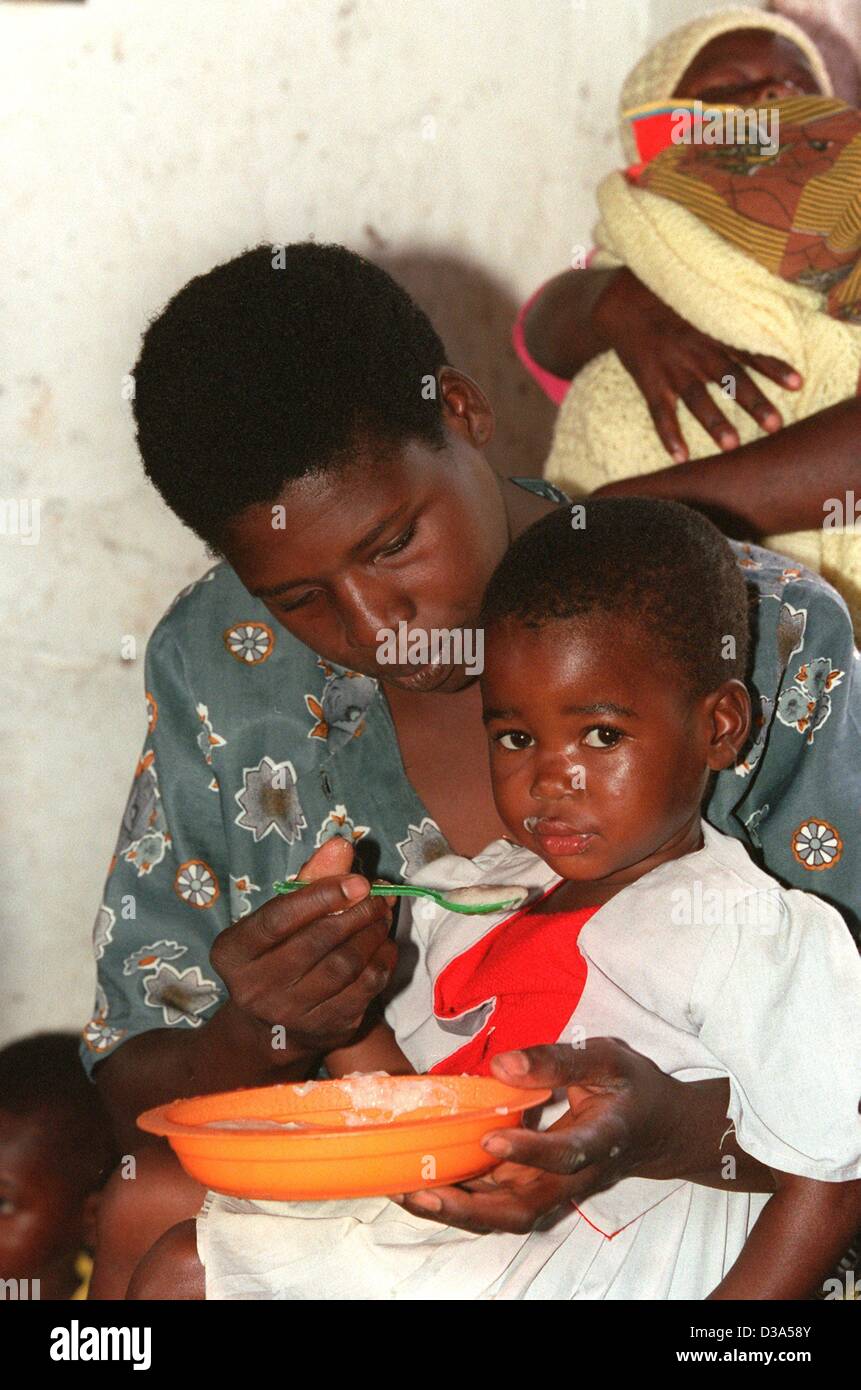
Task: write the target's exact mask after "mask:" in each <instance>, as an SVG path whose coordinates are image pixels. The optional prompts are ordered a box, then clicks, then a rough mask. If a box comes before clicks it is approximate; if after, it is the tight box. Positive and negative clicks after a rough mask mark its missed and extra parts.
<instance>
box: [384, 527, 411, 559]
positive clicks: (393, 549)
mask: <svg viewBox="0 0 861 1390" xmlns="http://www.w3.org/2000/svg"><path fill="white" fill-rule="evenodd" d="M415 533H416V523H415V522H414V521H412V522H410V524H409V526H408V527H407V529H406V531H404V532H403V534H402V535H400V536H398V538H397V540H394V541H392V542H391V544H390V545H387V546H386V547H385V548H384V549H383V550H379V551H377V554H378V555H397V553H398V551H400V550H405V549H406V547H407V546H408V545H409V543H410V541H411V540H412V538H413V536H414V535H415Z"/></svg>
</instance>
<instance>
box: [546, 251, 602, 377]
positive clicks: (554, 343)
mask: <svg viewBox="0 0 861 1390" xmlns="http://www.w3.org/2000/svg"><path fill="white" fill-rule="evenodd" d="M619 274H620V271H618V270H586V269H583V270H566V271H563V272H562V274H561V275H556V276H554V278H553V279H552V280H548V282H547V284H546V285H545V286H544V288H543V289H542V290H541V293H540V294H539V295H538V296H537V297H536V299H535V300H534V302H533V303H532V305H531V306H530V308H529V310H528V312H527V314H526V317H525V319H524V320H523V337H524V340H525V342H526V347H527V349H528V351H529V353H530V355H531V356H532V357H534V359H535V361H536V362H537V363H538V365H539V367H543V368H544V370H545V371H546V372H552V373H553V375H554V376H561V377H566V378H568V379H569V380H570V378H572V377H574V376H576V375H577V373H578V372H579V370H580V368H581V367H585V365H586V363H587V362H591V360H592V358H593V357H597V355H598V353H599V352H606V351H607V349H608V347H609V343H608V342H607V340H606V338H604V337H603V336H602V335H601V333H600V332H599V331H598V330H597V329H596V327H595V325H594V323H593V322H592V310H593V309H594V307H595V305H596V304H597V302H598V299H599V298H600V296H601V295H602V294H603V292H604V290H605V289H606V288H607V287H608V285H609V284H610V283H611V281H613V280H614V279H615V278H616V276H618V275H619Z"/></svg>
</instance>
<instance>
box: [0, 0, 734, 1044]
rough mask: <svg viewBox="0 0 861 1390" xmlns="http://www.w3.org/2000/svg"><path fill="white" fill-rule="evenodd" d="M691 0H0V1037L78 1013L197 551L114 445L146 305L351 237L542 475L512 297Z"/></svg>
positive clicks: (608, 160) (512, 458)
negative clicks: (174, 606)
mask: <svg viewBox="0 0 861 1390" xmlns="http://www.w3.org/2000/svg"><path fill="white" fill-rule="evenodd" d="M713 8H715V6H714V5H712V4H708V3H698V0H598V3H585V2H584V0H87V3H86V4H83V5H62V4H59V5H53V4H32V3H30V4H15V3H0V122H2V124H0V142H2V170H0V187H2V197H3V204H4V210H3V216H2V219H0V267H2V312H0V387H2V394H0V440H2V443H0V499H3V500H5V501H8V500H9V499H24V500H27V499H39V501H40V503H41V536H40V539H39V542H38V544H25V543H24V542H23V538H22V537H21V536H15V535H10V534H0V611H2V615H3V627H4V652H3V657H2V659H0V817H2V819H0V863H2V882H3V891H2V894H0V931H2V939H0V952H2V956H0V990H1V991H2V993H1V994H0V1042H2V1041H5V1040H7V1039H8V1038H10V1037H13V1036H15V1035H17V1034H19V1033H23V1032H29V1031H32V1030H34V1029H37V1028H43V1027H70V1028H78V1027H79V1026H80V1025H81V1024H82V1022H83V1021H84V1019H85V1018H86V1017H87V1016H88V1015H89V1012H90V1006H91V1001H92V987H93V984H92V982H93V967H92V964H91V958H90V946H89V938H90V930H91V923H92V921H93V918H94V916H95V912H96V909H97V907H98V903H99V901H100V894H101V887H102V882H103V878H104V874H105V871H106V867H107V864H108V860H109V858H110V855H111V852H112V850H113V845H114V840H115V837H116V832H117V827H118V824H119V817H120V814H121V811H122V807H123V804H124V801H125V797H126V793H127V790H128V786H129V784H130V781H131V776H132V772H133V768H134V763H135V759H136V757H137V755H138V752H139V749H140V744H141V740H142V737H143V733H144V710H143V663H142V658H143V652H144V647H145V642H146V637H147V635H148V633H149V632H150V630H151V629H152V627H153V626H154V625H155V623H156V622H157V620H158V618H159V617H160V615H161V613H162V612H163V610H164V608H165V607H166V605H167V603H168V602H169V600H170V599H171V597H172V596H173V594H174V593H175V592H176V590H177V589H178V588H179V587H181V586H182V585H183V584H185V583H187V582H188V581H189V580H190V579H191V578H193V577H194V576H195V575H197V574H198V573H199V572H200V571H201V570H202V569H203V568H204V567H205V564H206V557H205V555H204V553H203V549H202V547H201V546H200V544H199V543H198V542H197V541H196V540H195V539H194V538H193V537H192V536H191V535H190V534H189V533H187V532H185V531H184V529H183V528H182V527H181V526H180V525H179V523H178V522H176V521H175V520H174V519H173V518H172V516H171V515H170V514H169V513H168V512H167V511H166V509H165V508H164V507H163V506H162V504H161V503H160V501H159V499H158V498H157V496H156V494H155V493H154V492H153V491H152V490H151V489H150V487H149V485H148V484H146V482H145V480H144V479H143V476H142V473H141V469H140V465H139V462H138V459H137V455H136V452H135V448H134V444H133V438H132V431H131V427H130V421H129V415H128V408H127V405H126V402H125V401H124V400H123V397H122V378H123V374H124V373H125V372H126V371H128V370H129V368H130V367H131V365H132V363H133V362H134V359H135V355H136V348H137V341H138V337H139V333H140V331H141V329H142V327H143V325H144V323H145V322H146V319H147V317H148V316H150V315H152V314H154V313H155V312H156V310H157V309H158V308H159V307H160V306H161V305H162V304H163V303H164V301H165V300H166V299H167V298H168V297H169V296H170V295H171V294H172V293H173V292H174V291H175V290H176V289H177V288H178V287H179V286H180V285H181V284H182V283H183V282H184V281H185V280H186V279H187V278H189V277H190V276H191V275H194V274H197V273H198V272H200V271H202V270H205V269H206V268H207V267H209V266H210V265H212V264H214V263H216V262H217V261H219V260H224V259H226V258H228V257H229V256H231V255H233V254H236V253H237V252H238V251H240V250H242V249H243V248H244V247H246V246H250V245H254V244H256V243H258V242H260V241H264V240H265V241H269V242H275V241H277V242H284V241H290V240H296V239H302V238H306V237H308V236H310V235H313V236H314V237H315V238H316V239H317V240H321V241H322V240H333V241H343V242H346V243H348V244H351V245H353V246H354V247H356V249H358V250H361V251H363V252H365V253H366V254H370V255H372V256H374V257H376V258H378V259H380V260H381V261H382V262H383V263H384V264H386V265H388V266H389V267H390V268H391V269H393V271H394V272H395V273H396V274H399V275H400V276H401V278H402V279H403V280H404V281H405V283H407V284H408V285H409V287H410V288H411V289H412V291H413V292H414V293H415V294H416V296H417V297H418V298H419V299H420V301H421V302H423V303H424V305H425V307H427V308H428V309H429V311H430V312H431V313H432V314H433V316H434V317H435V319H436V320H437V321H438V322H439V323H440V325H441V327H442V329H443V335H444V337H446V339H447V341H448V343H449V348H450V355H451V357H452V359H453V360H455V361H457V362H458V363H459V364H460V365H463V366H465V367H466V368H467V369H468V370H471V371H473V372H474V373H475V374H476V375H478V376H479V377H480V378H481V379H482V380H483V381H484V382H485V383H486V384H487V386H488V388H489V390H490V391H491V393H492V395H493V397H494V399H495V402H496V404H497V406H498V407H499V410H500V415H501V430H500V437H499V443H498V444H497V446H496V457H497V459H500V460H501V459H503V458H504V459H505V461H506V462H515V463H516V464H517V466H518V468H520V469H521V470H522V471H527V470H528V469H532V470H533V471H534V470H535V468H536V465H537V463H538V462H539V461H540V459H541V457H542V455H543V451H544V445H545V444H546V440H547V435H548V431H549V427H550V414H551V413H550V410H549V408H548V407H547V406H546V405H545V404H544V402H543V401H542V400H541V398H540V397H539V394H538V393H537V391H536V390H535V388H534V387H532V386H531V384H529V383H528V382H527V381H526V380H525V378H524V376H523V374H522V373H521V372H520V369H519V367H518V366H517V365H516V363H515V362H514V359H513V357H512V354H511V351H510V348H509V346H508V332H509V328H510V322H511V319H512V317H513V314H514V311H515V309H516V306H517V303H518V301H519V299H521V298H522V297H523V296H525V294H526V293H527V292H528V291H529V290H531V289H532V288H534V287H535V286H536V285H537V284H538V283H539V282H540V281H541V279H542V277H544V276H546V275H548V274H549V273H551V272H554V271H556V270H558V269H561V268H562V267H564V266H565V265H566V264H567V263H568V260H569V257H570V248H571V246H572V244H575V243H580V242H585V243H588V240H589V231H590V227H591V225H592V221H593V215H594V208H593V200H592V191H593V189H594V186H595V184H596V182H597V180H598V179H599V178H600V177H601V176H602V175H603V174H604V173H605V172H606V171H607V170H608V169H609V168H610V167H612V165H613V164H614V163H615V162H616V160H617V157H618V156H617V146H616V143H615V134H614V132H615V122H614V103H615V99H616V96H617V93H618V89H619V85H620V83H621V79H622V77H623V75H624V73H625V71H626V70H627V69H628V68H629V67H630V65H631V64H632V63H633V62H634V61H635V60H636V58H637V57H638V56H639V54H640V52H641V51H642V49H643V48H644V47H645V46H646V44H647V43H648V42H650V41H651V40H653V39H654V38H657V37H658V36H659V35H660V34H661V33H664V32H666V30H668V29H670V28H672V27H674V26H675V25H676V24H678V23H680V22H681V21H682V20H684V19H686V18H687V17H689V16H690V17H692V16H694V15H696V14H699V13H703V12H704V11H706V10H709V9H713ZM428 118H430V120H428ZM427 136H431V137H432V138H426V137H427ZM126 636H132V637H134V638H135V639H136V642H137V653H138V658H137V660H132V661H125V660H123V657H122V655H121V651H122V647H121V644H122V641H123V639H124V637H126Z"/></svg>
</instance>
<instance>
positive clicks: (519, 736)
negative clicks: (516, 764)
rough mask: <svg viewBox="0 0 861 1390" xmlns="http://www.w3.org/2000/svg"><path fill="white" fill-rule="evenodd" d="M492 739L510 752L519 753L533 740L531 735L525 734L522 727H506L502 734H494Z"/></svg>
mask: <svg viewBox="0 0 861 1390" xmlns="http://www.w3.org/2000/svg"><path fill="white" fill-rule="evenodd" d="M493 741H494V743H499V744H501V745H502V747H503V748H507V749H508V751H509V752H510V753H519V752H520V751H521V750H522V749H524V748H528V747H529V746H530V744H532V743H534V742H535V740H534V739H533V737H532V735H531V734H525V733H524V732H523V730H522V729H507V730H506V731H505V733H504V734H494V736H493Z"/></svg>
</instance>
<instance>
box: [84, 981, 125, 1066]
mask: <svg viewBox="0 0 861 1390" xmlns="http://www.w3.org/2000/svg"><path fill="white" fill-rule="evenodd" d="M125 1035H126V1029H125V1028H112V1027H111V1025H110V1024H109V1023H108V996H107V995H106V994H105V991H104V990H103V989H102V986H101V985H96V1007H95V1010H94V1011H93V1016H92V1018H91V1019H90V1021H89V1023H85V1024H84V1028H83V1031H82V1033H81V1037H82V1038H83V1040H84V1044H85V1046H86V1047H87V1048H88V1049H89V1051H90V1052H107V1051H108V1049H109V1048H111V1047H114V1046H115V1045H116V1044H117V1043H118V1042H119V1041H120V1040H121V1039H122V1038H124V1037H125Z"/></svg>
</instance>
